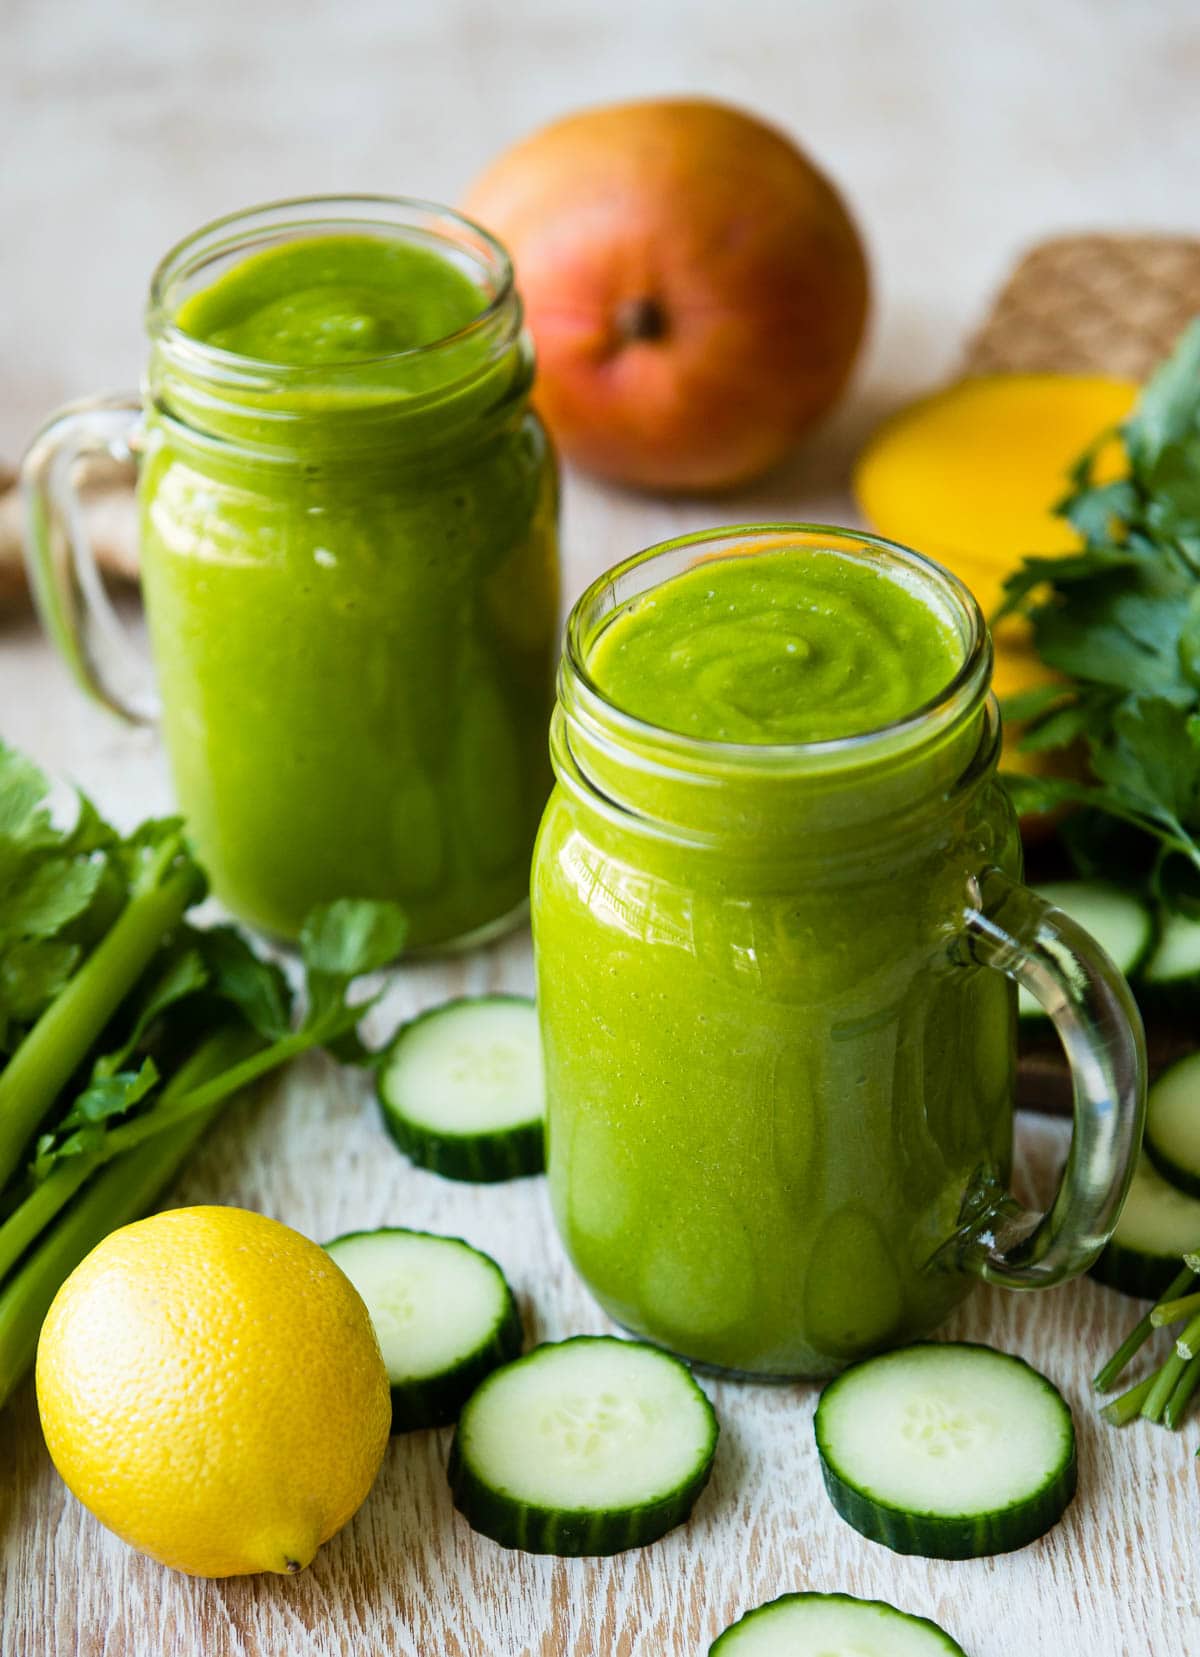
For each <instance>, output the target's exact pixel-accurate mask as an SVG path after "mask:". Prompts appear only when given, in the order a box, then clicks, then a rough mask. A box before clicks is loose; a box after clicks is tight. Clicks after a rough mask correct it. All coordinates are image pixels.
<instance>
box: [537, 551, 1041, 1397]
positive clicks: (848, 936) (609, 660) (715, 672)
mask: <svg viewBox="0 0 1200 1657" xmlns="http://www.w3.org/2000/svg"><path fill="white" fill-rule="evenodd" d="M777 539H778V538H776V540H777ZM956 603H957V601H956V600H955V599H954V597H953V594H952V592H950V591H948V590H943V588H942V587H940V586H939V585H938V584H937V583H936V582H934V581H932V580H931V579H930V578H928V577H923V576H922V575H921V573H920V571H919V570H914V569H912V568H909V567H907V566H902V565H900V564H897V563H889V562H888V561H886V560H881V559H875V558H872V557H871V556H869V555H868V554H864V553H861V552H860V553H853V552H849V551H846V550H839V549H838V548H836V547H833V546H829V547H821V546H812V545H797V546H793V547H786V546H783V547H777V546H775V547H773V548H772V550H750V551H748V552H744V553H743V554H742V555H740V556H734V557H721V558H715V559H710V558H705V559H703V560H701V561H698V562H695V563H694V564H693V565H692V567H691V568H688V569H685V570H683V571H682V572H680V573H675V574H673V575H672V576H671V577H670V578H669V579H667V580H665V581H663V582H661V583H660V584H659V585H653V586H649V587H648V589H647V590H646V591H644V592H642V593H641V594H640V595H639V596H637V597H635V598H632V599H630V600H628V601H626V602H625V603H624V604H622V605H620V606H618V607H617V608H616V609H615V610H613V611H611V612H610V613H609V614H608V615H606V616H604V617H602V618H600V619H599V620H598V621H597V622H596V623H595V625H594V626H592V627H591V628H590V629H589V630H587V631H586V632H585V633H584V635H583V636H582V638H581V639H580V651H581V654H582V657H583V660H582V661H580V663H579V667H578V671H577V672H576V670H575V669H573V668H572V667H571V665H570V664H568V667H567V668H566V669H565V670H564V671H565V688H564V693H563V695H562V699H561V703H560V709H559V712H558V714H557V715H556V720H555V742H554V749H555V764H556V769H557V771H558V776H559V786H558V787H557V788H556V790H555V793H554V795H553V796H552V798H551V802H550V805H549V807H548V808H547V812H546V816H545V819H544V822H543V827H542V831H541V835H540V838H539V842H538V848H537V853H536V856H535V863H534V877H533V900H534V936H535V945H536V954H537V968H538V998H539V1006H540V1009H541V1018H542V1028H543V1038H544V1042H545V1048H546V1062H547V1082H548V1111H549V1177H550V1192H551V1198H552V1202H553V1207H554V1212H555V1216H556V1219H557V1222H558V1225H559V1228H560V1231H561V1233H562V1236H563V1238H564V1240H565V1242H566V1245H567V1248H568V1250H569V1252H570V1254H571V1257H572V1259H573V1261H574V1263H575V1265H576V1267H577V1268H578V1270H579V1272H580V1274H581V1275H582V1277H583V1278H584V1279H585V1281H586V1282H587V1283H588V1285H589V1286H590V1287H591V1289H592V1290H593V1292H594V1293H595V1294H596V1296H597V1298H598V1299H599V1300H600V1301H601V1303H602V1305H603V1306H604V1307H605V1309H606V1310H607V1311H608V1312H609V1313H610V1314H611V1315H612V1316H613V1317H614V1318H615V1319H616V1320H617V1321H619V1322H620V1323H622V1324H623V1325H625V1326H626V1327H627V1328H629V1329H631V1330H633V1331H634V1332H636V1333H638V1334H641V1335H644V1336H646V1337H648V1338H650V1339H652V1340H655V1341H658V1342H660V1343H662V1344H664V1345H666V1346H668V1347H670V1348H672V1349H673V1350H675V1351H678V1352H680V1353H682V1354H683V1355H685V1356H687V1357H689V1358H692V1359H696V1360H699V1361H702V1362H706V1363H711V1364H715V1365H719V1366H721V1367H723V1368H730V1369H735V1370H739V1371H744V1372H750V1373H757V1374H763V1375H776V1376H781V1375H792V1376H799V1375H817V1376H819V1375H825V1374H829V1373H831V1372H832V1371H833V1370H835V1369H837V1368H838V1367H839V1366H841V1365H842V1364H844V1363H845V1362H847V1361H849V1360H851V1359H853V1358H854V1357H856V1356H858V1355H861V1354H862V1353H865V1352H867V1351H870V1350H873V1349H875V1348H877V1347H879V1346H881V1345H885V1344H889V1343H893V1342H897V1341H900V1340H903V1339H907V1338H911V1337H913V1336H915V1335H917V1334H920V1333H924V1332H925V1331H927V1330H929V1329H930V1328H932V1327H933V1326H934V1325H935V1324H936V1323H937V1322H939V1321H940V1319H941V1318H942V1317H943V1316H944V1315H945V1313H946V1312H947V1310H948V1309H949V1308H950V1307H951V1306H952V1305H953V1304H954V1303H955V1302H956V1301H957V1300H958V1299H960V1298H961V1296H962V1295H963V1294H964V1293H965V1292H966V1287H967V1283H966V1280H965V1279H964V1278H962V1277H960V1276H958V1275H956V1274H955V1273H954V1272H952V1271H948V1270H939V1269H930V1267H929V1265H928V1262H929V1261H930V1258H931V1256H932V1255H933V1254H934V1253H935V1252H936V1251H937V1249H938V1247H939V1245H940V1244H942V1243H944V1242H945V1241H946V1240H947V1239H948V1238H949V1237H950V1236H951V1234H952V1232H953V1230H954V1228H955V1225H956V1221H957V1217H958V1215H959V1212H960V1209H961V1208H962V1205H963V1203H964V1201H965V1200H966V1199H968V1197H969V1196H970V1195H971V1194H972V1193H973V1192H976V1191H977V1190H978V1189H980V1186H981V1183H982V1182H983V1181H986V1180H987V1179H988V1178H995V1179H1000V1178H1002V1177H1003V1176H1004V1175H1005V1173H1006V1171H1007V1167H1008V1161H1009V1153H1010V1139H1011V1099H1012V1080H1013V1062H1014V1055H1013V1022H1014V1020H1013V996H1012V990H1011V986H1010V985H1009V984H1008V983H1007V982H1006V981H1005V980H1004V979H1003V978H1001V977H1000V976H998V975H996V974H994V973H987V972H985V971H984V970H982V969H980V968H977V967H973V966H970V965H964V964H960V958H959V952H957V951H956V948H955V939H956V937H957V935H958V933H959V930H960V926H961V918H962V914H963V910H964V908H965V907H966V904H967V901H968V897H967V893H968V880H969V877H970V876H971V875H972V874H974V873H976V872H977V871H978V870H979V869H981V868H983V867H986V866H987V865H988V864H995V865H999V866H1001V867H1005V868H1007V869H1008V870H1009V871H1010V872H1013V873H1016V872H1017V863H1018V860H1019V851H1018V842H1017V838H1016V834H1015V825H1014V823H1013V820H1012V816H1011V812H1010V810H1009V808H1008V806H1007V804H1006V802H1005V800H1004V798H1003V796H1002V794H1001V793H1000V791H999V790H998V788H997V787H996V785H995V783H994V780H993V776H992V770H993V767H994V762H995V757H994V752H992V751H990V749H989V743H990V742H991V740H992V736H993V735H994V727H993V726H992V725H991V722H990V718H989V716H988V715H987V712H986V708H985V702H984V696H985V693H986V680H985V678H981V679H980V680H979V684H978V686H977V688H976V689H975V690H974V691H973V692H964V697H965V700H963V701H962V702H961V705H960V706H958V711H957V712H954V711H953V710H952V711H951V713H949V714H946V715H941V714H939V713H937V712H929V713H927V714H925V715H922V718H921V719H919V720H911V716H914V715H916V714H917V713H918V711H919V710H923V709H927V707H928V705H929V704H931V703H933V702H935V701H937V700H938V699H939V698H940V697H943V695H944V693H945V692H946V691H947V689H948V687H949V686H950V685H951V682H952V681H954V680H955V677H956V675H957V674H958V672H959V669H960V668H961V667H962V666H963V660H964V650H965V644H964V637H963V631H962V626H961V619H962V618H961V615H959V614H956V608H955V606H956ZM576 678H578V679H579V681H580V684H582V685H583V687H584V688H583V690H582V691H580V690H579V686H578V685H577V684H575V680H576ZM596 692H599V701H597V699H596V696H595V693H596ZM605 708H606V709H607V710H608V711H607V713H606V712H605V711H604V710H605ZM628 715H633V716H634V717H635V718H636V719H637V720H640V721H642V722H644V723H643V724H642V725H640V726H636V727H631V726H630V724H629V721H628V718H627V717H626V716H628ZM906 721H910V723H908V724H906V723H905V722H906ZM889 727H890V728H891V729H890V730H888V728H889ZM868 732H883V733H884V734H883V735H881V736H872V737H870V738H869V739H868V740H867V741H865V742H864V743H862V744H855V743H854V742H847V743H844V744H842V745H841V747H840V748H838V747H835V748H833V749H827V750H821V749H820V748H818V749H815V750H814V749H810V750H807V751H806V750H804V749H802V748H796V747H793V748H792V749H791V750H788V749H787V748H785V747H783V746H781V745H785V744H802V743H818V744H820V743H824V742H829V741H831V739H836V738H853V737H855V736H860V735H862V734H863V733H868ZM671 733H676V735H674V736H673V735H672V734H671ZM680 738H682V739H683V740H682V741H680V740H679V739H680ZM758 756H761V757H758Z"/></svg>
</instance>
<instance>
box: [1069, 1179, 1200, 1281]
mask: <svg viewBox="0 0 1200 1657" xmlns="http://www.w3.org/2000/svg"><path fill="white" fill-rule="evenodd" d="M1196 1249H1200V1200H1197V1199H1196V1198H1195V1197H1189V1196H1188V1194H1187V1193H1186V1192H1185V1191H1179V1190H1176V1188H1175V1186H1174V1185H1171V1184H1169V1183H1168V1181H1166V1180H1165V1179H1164V1178H1163V1177H1162V1175H1161V1174H1160V1173H1159V1172H1158V1169H1157V1168H1155V1166H1154V1164H1153V1163H1152V1162H1151V1161H1150V1158H1149V1157H1148V1156H1147V1155H1146V1154H1145V1152H1143V1153H1142V1155H1141V1157H1140V1158H1139V1159H1138V1165H1137V1168H1136V1169H1135V1170H1134V1175H1133V1182H1132V1184H1131V1185H1130V1187H1129V1195H1128V1196H1127V1197H1126V1198H1125V1206H1124V1208H1123V1209H1122V1210H1121V1218H1120V1219H1119V1220H1118V1221H1117V1229H1116V1230H1115V1231H1114V1232H1113V1234H1112V1237H1111V1238H1110V1239H1109V1242H1108V1246H1107V1247H1106V1248H1105V1250H1104V1252H1103V1253H1102V1254H1101V1256H1100V1258H1099V1259H1098V1260H1097V1261H1096V1264H1095V1265H1094V1266H1093V1267H1092V1270H1091V1275H1092V1276H1093V1277H1094V1278H1095V1279H1096V1280H1097V1282H1100V1283H1105V1284H1107V1285H1108V1287H1109V1288H1110V1289H1119V1290H1120V1291H1121V1293H1122V1294H1126V1295H1137V1296H1138V1297H1139V1298H1140V1299H1142V1300H1157V1299H1158V1297H1159V1296H1160V1295H1161V1294H1163V1293H1164V1292H1165V1291H1166V1289H1167V1288H1168V1287H1169V1285H1170V1283H1171V1280H1172V1278H1174V1277H1175V1276H1176V1275H1177V1274H1178V1271H1179V1262H1180V1259H1181V1257H1182V1256H1183V1255H1184V1254H1190V1253H1192V1252H1193V1251H1194V1250H1196Z"/></svg>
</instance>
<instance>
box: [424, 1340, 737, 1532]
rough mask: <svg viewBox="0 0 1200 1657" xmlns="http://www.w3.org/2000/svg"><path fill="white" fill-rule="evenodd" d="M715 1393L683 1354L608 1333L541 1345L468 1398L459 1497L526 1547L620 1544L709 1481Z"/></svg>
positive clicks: (662, 1528)
mask: <svg viewBox="0 0 1200 1657" xmlns="http://www.w3.org/2000/svg"><path fill="white" fill-rule="evenodd" d="M716 1447H717V1418H716V1416H715V1415H714V1414H713V1409H712V1405H711V1404H710V1403H709V1401H708V1399H707V1398H706V1397H705V1396H704V1393H703V1392H702V1391H701V1390H700V1388H699V1387H698V1386H697V1384H696V1382H695V1381H694V1380H693V1379H692V1376H691V1373H690V1372H689V1370H688V1369H687V1368H686V1366H685V1365H683V1364H682V1363H680V1362H679V1360H678V1359H677V1358H671V1357H668V1356H667V1354H666V1353H665V1352H660V1351H659V1350H658V1349H657V1347H652V1346H643V1345H642V1344H640V1343H639V1342H636V1341H623V1340H617V1339H614V1338H613V1337H612V1336H609V1335H577V1336H576V1337H575V1338H574V1339H572V1340H567V1341H559V1342H557V1343H553V1344H550V1345H547V1346H539V1347H535V1348H534V1350H533V1351H532V1352H529V1353H527V1354H526V1355H525V1357H523V1358H518V1359H517V1361H516V1362H515V1363H511V1364H506V1365H505V1366H504V1368H503V1369H498V1370H497V1371H496V1372H495V1374H494V1375H490V1376H489V1377H488V1379H487V1380H486V1381H485V1382H484V1383H483V1385H482V1386H481V1387H480V1388H479V1390H478V1391H477V1392H475V1393H474V1394H473V1395H472V1397H471V1398H469V1399H468V1401H467V1403H466V1406H465V1407H464V1409H463V1412H462V1415H461V1417H460V1418H459V1423H458V1429H457V1431H456V1432H455V1434H454V1441H453V1443H452V1444H451V1446H450V1465H449V1468H448V1474H449V1479H450V1488H451V1490H452V1491H453V1494H454V1505H455V1506H456V1507H457V1508H458V1509H459V1511H460V1512H461V1513H462V1514H464V1515H465V1517H466V1518H467V1520H468V1521H469V1522H470V1524H471V1525H472V1526H473V1527H474V1529H475V1530H478V1531H482V1532H483V1534H484V1535H485V1536H490V1537H491V1538H492V1539H493V1540H494V1541H496V1542H499V1543H501V1544H502V1545H503V1546H504V1547H506V1548H523V1549H525V1551H526V1552H528V1553H554V1554H563V1555H568V1556H571V1557H575V1556H578V1555H581V1554H610V1553H620V1552H621V1551H622V1550H623V1549H625V1548H640V1547H645V1545H646V1544H647V1543H648V1542H656V1541H657V1540H658V1538H659V1537H660V1536H663V1535H665V1533H666V1532H667V1531H669V1530H671V1529H673V1528H674V1526H676V1525H678V1524H681V1523H682V1522H683V1520H684V1519H686V1518H687V1516H688V1514H689V1513H690V1512H691V1511H692V1507H693V1506H694V1504H695V1501H696V1498H697V1497H698V1496H699V1494H700V1492H701V1491H702V1490H703V1489H704V1486H705V1485H706V1484H707V1483H708V1476H709V1473H710V1472H711V1471H712V1462H713V1455H714V1453H715V1451H716Z"/></svg>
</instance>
